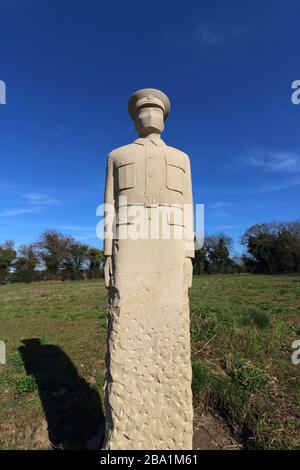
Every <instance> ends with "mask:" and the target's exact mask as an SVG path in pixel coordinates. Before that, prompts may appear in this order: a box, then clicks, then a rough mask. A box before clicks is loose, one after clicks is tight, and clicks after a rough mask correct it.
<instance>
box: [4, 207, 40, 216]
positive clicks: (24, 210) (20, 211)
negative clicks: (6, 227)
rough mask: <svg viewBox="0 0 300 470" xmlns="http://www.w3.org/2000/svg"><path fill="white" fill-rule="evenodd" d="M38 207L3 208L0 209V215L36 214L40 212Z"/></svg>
mask: <svg viewBox="0 0 300 470" xmlns="http://www.w3.org/2000/svg"><path fill="white" fill-rule="evenodd" d="M40 210H41V209H40V208H39V207H32V208H30V207H22V208H19V209H5V210H3V211H0V217H14V216H16V215H22V214H36V213H37V212H40Z"/></svg>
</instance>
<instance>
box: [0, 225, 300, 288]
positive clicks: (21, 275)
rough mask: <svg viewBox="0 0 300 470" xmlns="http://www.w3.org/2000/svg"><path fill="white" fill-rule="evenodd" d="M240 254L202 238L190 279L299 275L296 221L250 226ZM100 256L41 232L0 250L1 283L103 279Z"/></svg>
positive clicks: (222, 241)
mask: <svg viewBox="0 0 300 470" xmlns="http://www.w3.org/2000/svg"><path fill="white" fill-rule="evenodd" d="M241 243H242V245H243V246H244V249H245V252H244V253H243V254H242V255H235V256H234V255H232V247H233V241H232V239H231V238H230V237H228V236H227V235H225V234H223V233H221V234H218V235H206V236H205V239H204V244H203V247H202V248H201V249H200V250H196V252H195V258H194V260H193V267H194V274H195V275H197V274H198V275H201V274H214V273H220V274H230V273H255V274H279V273H297V272H300V220H297V221H294V222H272V223H262V224H255V225H252V226H251V227H250V228H248V229H247V230H246V231H245V233H244V234H243V235H242V237H241ZM103 264H104V255H103V251H102V250H100V249H98V248H93V247H90V246H89V245H87V244H84V243H81V242H79V241H76V240H75V239H74V238H73V237H70V236H66V235H63V234H61V233H59V232H57V231H53V230H48V231H46V232H44V233H43V234H42V235H41V236H40V238H39V240H38V241H37V242H36V243H31V244H28V245H22V246H20V247H19V249H18V250H16V249H15V248H14V243H13V241H6V242H5V243H3V244H2V245H0V284H3V283H6V282H32V281H37V280H52V279H58V280H67V279H68V280H77V279H95V278H99V277H102V276H103Z"/></svg>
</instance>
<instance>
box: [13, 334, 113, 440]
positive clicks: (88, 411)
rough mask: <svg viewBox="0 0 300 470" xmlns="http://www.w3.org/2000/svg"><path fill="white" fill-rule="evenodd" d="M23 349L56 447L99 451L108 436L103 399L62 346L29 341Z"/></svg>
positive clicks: (25, 360)
mask: <svg viewBox="0 0 300 470" xmlns="http://www.w3.org/2000/svg"><path fill="white" fill-rule="evenodd" d="M22 342H23V346H21V347H20V348H19V350H20V354H21V356H22V359H23V363H24V367H25V370H26V373H27V374H28V375H32V376H33V377H34V378H35V381H36V384H37V387H38V392H39V396H40V399H41V402H42V405H43V408H44V412H45V416H46V420H47V423H48V433H49V440H50V442H51V443H52V447H53V448H61V449H80V448H81V449H82V448H98V449H101V444H102V440H103V434H104V422H105V419H104V414H103V409H102V404H101V399H100V396H99V394H98V392H97V390H95V389H94V388H92V387H91V386H90V385H89V384H88V383H87V382H86V381H85V380H84V379H83V378H82V377H80V376H79V374H78V372H77V369H76V367H75V366H74V364H73V363H72V361H71V360H70V358H69V357H68V356H67V354H66V353H65V352H64V351H63V350H62V349H61V348H59V347H58V346H54V345H52V344H47V345H44V344H41V342H40V340H39V339H36V338H32V339H25V340H23V341H22Z"/></svg>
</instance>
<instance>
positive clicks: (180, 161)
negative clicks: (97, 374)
mask: <svg viewBox="0 0 300 470" xmlns="http://www.w3.org/2000/svg"><path fill="white" fill-rule="evenodd" d="M120 196H123V197H124V196H126V199H122V201H121V202H120V199H119V197H120ZM105 202H106V203H111V204H113V205H114V211H115V216H114V217H115V221H116V225H117V227H118V229H119V230H120V229H122V228H124V227H126V228H128V227H129V226H130V224H131V223H132V219H131V215H130V210H129V209H130V208H133V207H136V208H139V210H140V212H141V213H142V218H143V219H144V220H145V221H146V233H147V234H148V237H144V238H143V239H132V238H128V237H124V236H120V232H119V233H117V236H116V238H114V239H113V237H112V236H111V235H112V220H111V219H110V220H109V218H108V217H107V220H106V239H105V255H106V256H112V273H111V277H110V286H109V308H108V338H107V348H108V351H107V357H106V366H107V373H106V399H105V401H106V442H105V448H106V449H110V450H113V449H191V448H192V421H193V409H192V393H191V362H190V332H189V327H190V322H189V301H188V287H189V283H190V280H189V279H188V278H187V264H188V263H190V260H189V259H188V258H191V257H192V256H193V253H194V252H193V242H194V239H193V220H192V216H191V213H190V212H189V211H188V210H186V209H185V207H184V205H185V204H192V189H191V175H190V165H189V159H188V156H187V155H186V154H184V153H183V152H181V151H179V150H176V149H173V148H172V147H168V146H166V145H165V144H164V142H163V141H162V140H160V141H159V143H158V145H157V143H155V142H154V141H153V142H151V141H148V140H147V139H138V140H137V141H136V142H135V143H134V144H130V145H128V146H125V147H121V148H120V149H117V150H115V151H113V152H112V153H111V154H110V156H109V159H108V167H107V178H106V192H105ZM165 216H166V220H167V225H168V227H169V229H170V233H169V234H170V237H169V238H168V239H165V237H164V235H163V230H162V226H163V221H164V220H165V218H164V217H165ZM154 220H155V221H157V220H159V229H158V236H157V237H156V238H155V239H153V237H151V234H152V233H153V231H152V228H153V225H154ZM187 225H189V227H188V228H189V229H190V230H189V231H188V232H184V230H183V231H182V233H181V234H180V236H178V234H177V235H176V234H175V232H176V230H177V229H178V228H180V229H181V230H182V229H183V227H184V226H187Z"/></svg>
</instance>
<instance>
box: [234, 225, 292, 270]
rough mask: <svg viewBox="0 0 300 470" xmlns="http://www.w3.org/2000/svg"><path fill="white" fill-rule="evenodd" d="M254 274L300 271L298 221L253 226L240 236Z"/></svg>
mask: <svg viewBox="0 0 300 470" xmlns="http://www.w3.org/2000/svg"><path fill="white" fill-rule="evenodd" d="M241 241H242V244H243V245H244V246H245V247H246V249H247V252H248V264H250V263H252V266H253V271H254V272H257V273H264V274H276V273H284V272H299V271H300V222H299V221H296V222H281V223H279V222H272V223H263V224H255V225H252V227H250V228H249V229H247V230H246V232H245V233H244V235H243V236H242V239H241Z"/></svg>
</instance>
